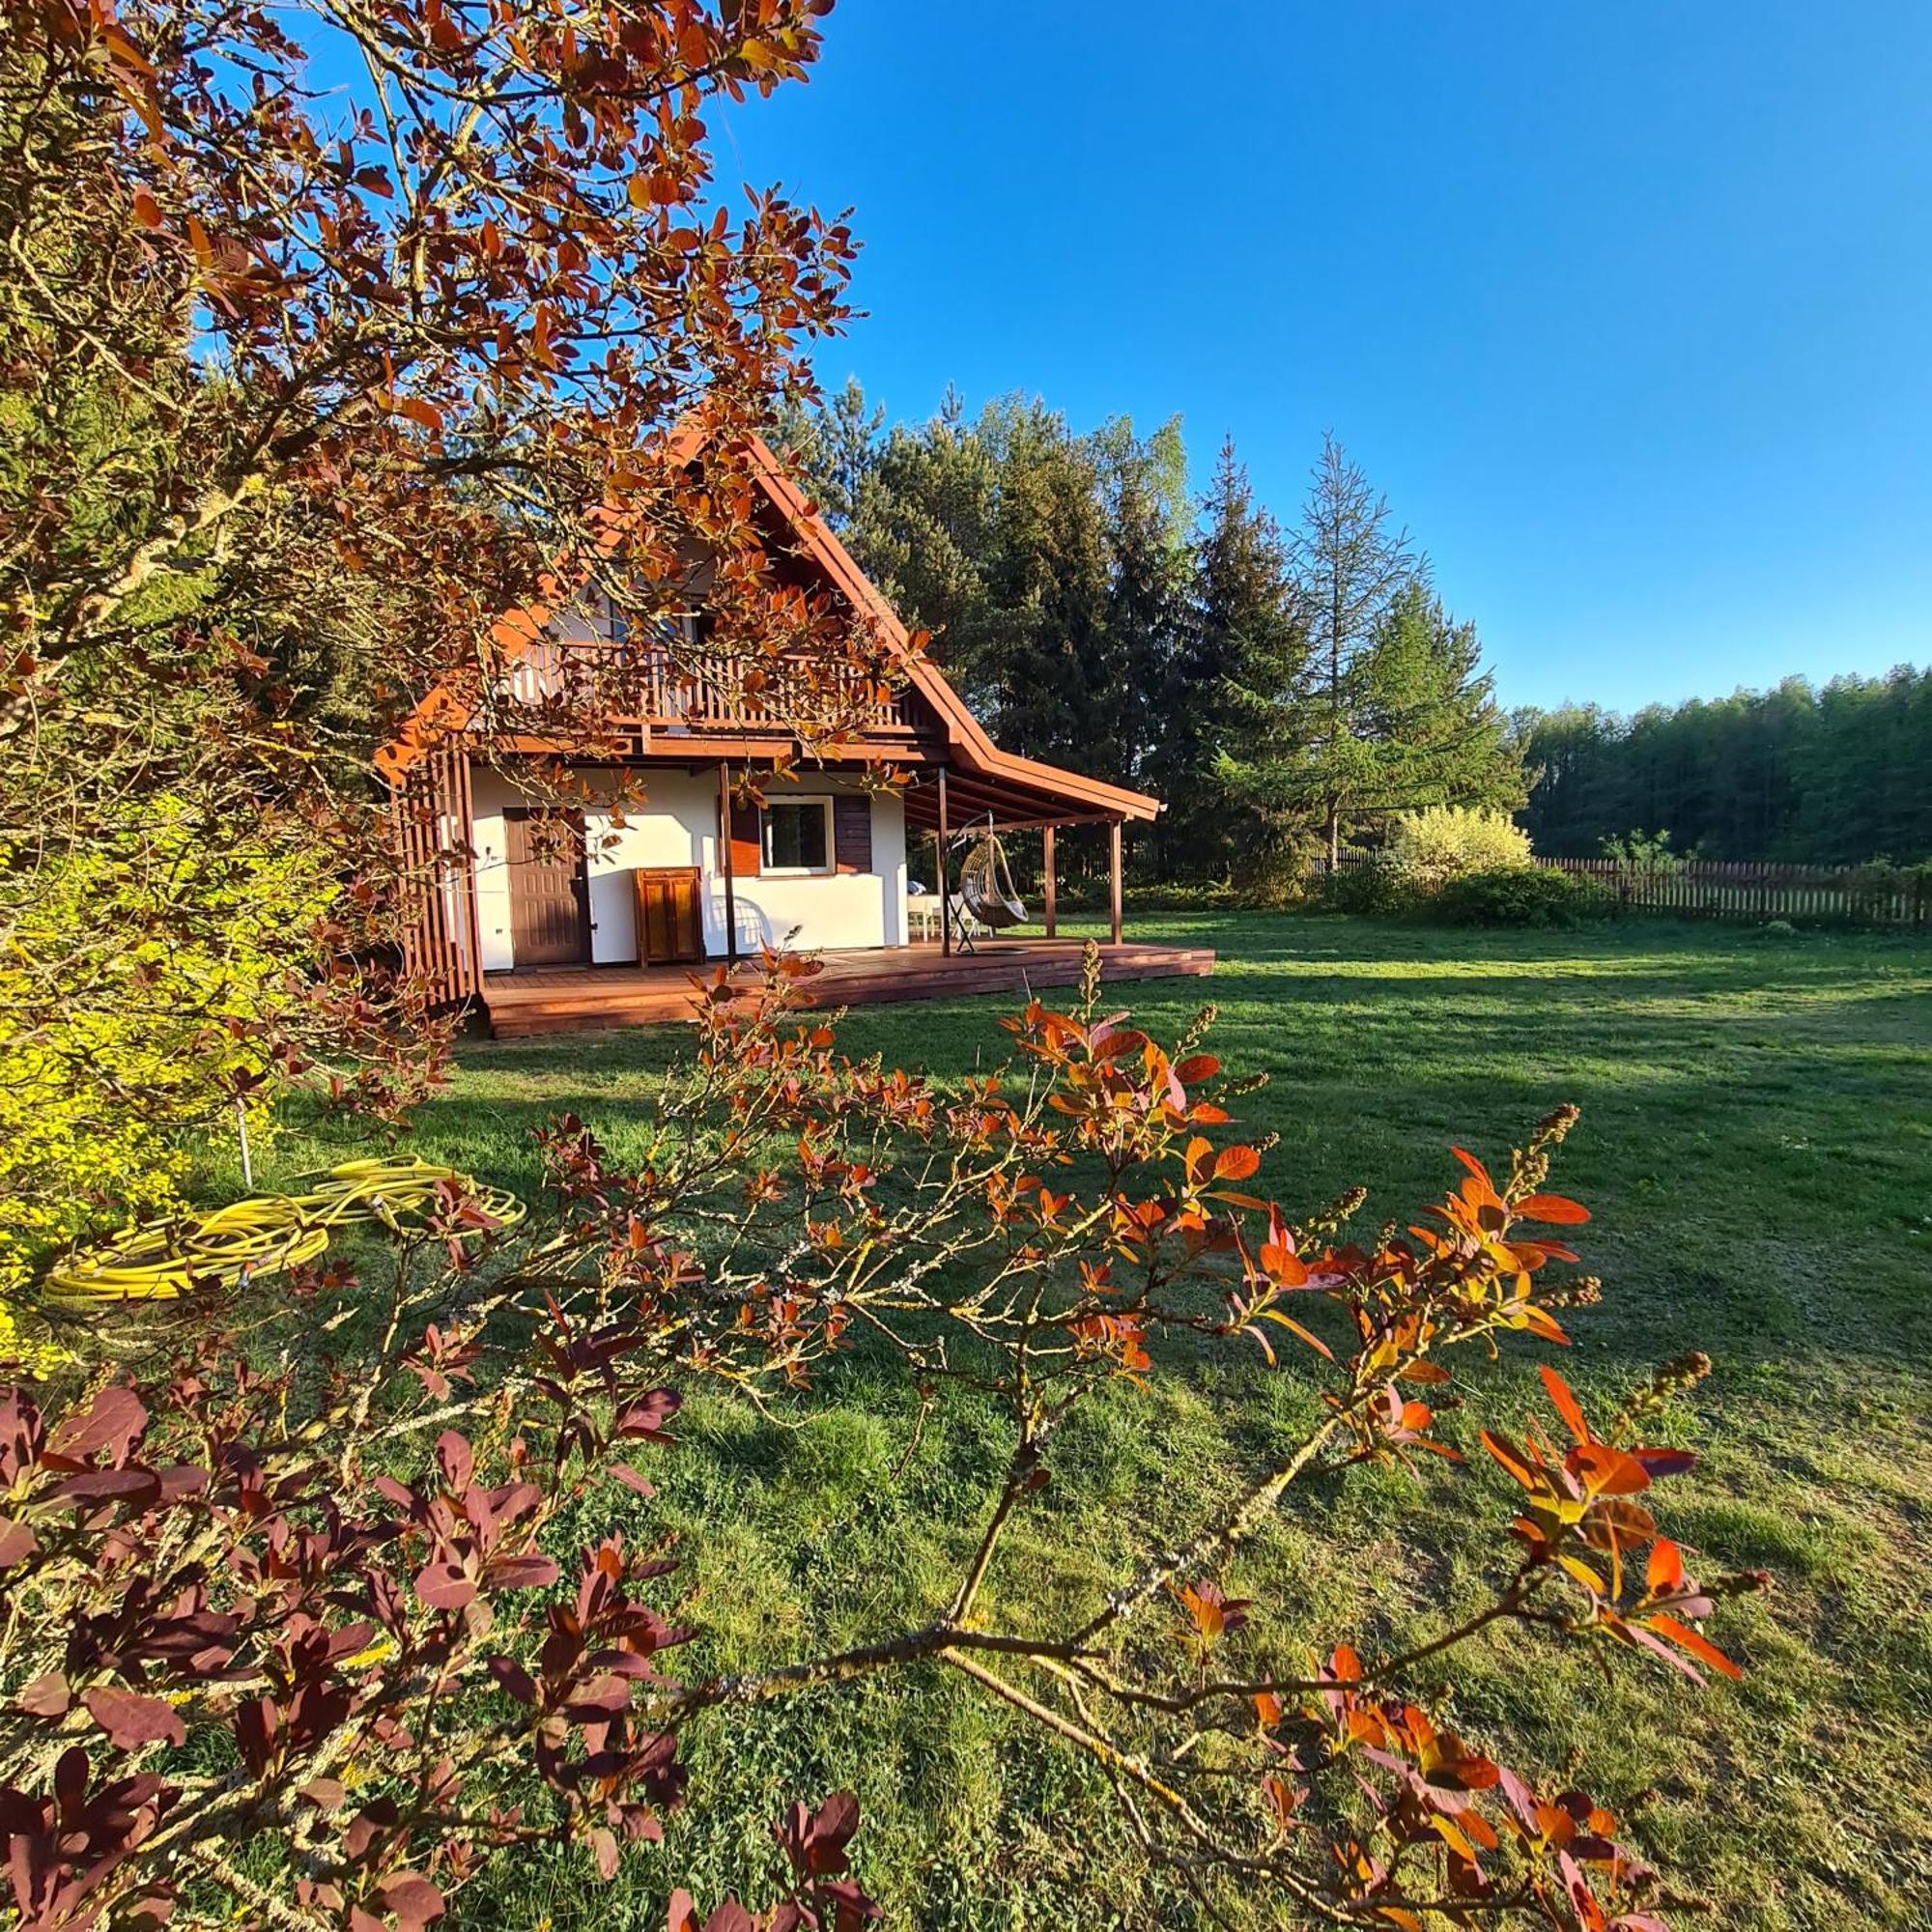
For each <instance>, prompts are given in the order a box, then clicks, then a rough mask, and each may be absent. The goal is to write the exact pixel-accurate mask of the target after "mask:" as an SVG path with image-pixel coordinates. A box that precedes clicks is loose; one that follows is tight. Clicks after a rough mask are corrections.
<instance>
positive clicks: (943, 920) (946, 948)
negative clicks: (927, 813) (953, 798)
mask: <svg viewBox="0 0 1932 1932" xmlns="http://www.w3.org/2000/svg"><path fill="white" fill-rule="evenodd" d="M946 831H947V826H946V767H945V766H944V765H941V766H940V768H939V831H938V833H937V834H936V835H935V838H936V841H937V850H938V855H939V863H938V865H937V867H935V869H936V870H937V871H938V873H939V954H940V957H941V958H942V959H950V958H951V957H952V913H951V912H950V911H949V910H948V909H947V904H946Z"/></svg>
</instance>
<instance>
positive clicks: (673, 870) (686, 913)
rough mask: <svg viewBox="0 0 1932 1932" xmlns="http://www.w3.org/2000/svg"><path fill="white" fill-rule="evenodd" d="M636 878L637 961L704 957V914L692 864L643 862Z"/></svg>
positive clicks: (698, 876)
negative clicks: (670, 864) (652, 863)
mask: <svg viewBox="0 0 1932 1932" xmlns="http://www.w3.org/2000/svg"><path fill="white" fill-rule="evenodd" d="M633 876H634V877H635V878H636V880H637V882H638V963H639V965H640V966H644V965H651V966H655V965H658V964H660V963H663V962H666V961H669V960H673V959H702V958H703V957H704V917H703V912H702V909H701V901H700V899H699V893H700V891H701V878H702V875H701V874H700V873H699V871H698V869H697V867H696V866H644V867H639V868H638V870H637V872H636V873H635V874H634V875H633Z"/></svg>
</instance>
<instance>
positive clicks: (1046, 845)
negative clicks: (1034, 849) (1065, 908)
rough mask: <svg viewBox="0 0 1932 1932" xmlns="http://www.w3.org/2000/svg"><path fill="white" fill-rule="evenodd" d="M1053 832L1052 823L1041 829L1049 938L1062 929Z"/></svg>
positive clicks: (1041, 863)
mask: <svg viewBox="0 0 1932 1932" xmlns="http://www.w3.org/2000/svg"><path fill="white" fill-rule="evenodd" d="M1053 832H1054V828H1053V827H1052V826H1051V825H1043V826H1041V827H1040V830H1039V856H1040V865H1041V867H1043V869H1044V870H1045V872H1046V884H1045V886H1044V887H1043V888H1042V891H1043V893H1044V895H1045V897H1046V936H1047V937H1048V938H1049V939H1051V938H1053V937H1054V936H1055V935H1056V934H1057V933H1058V932H1059V930H1060V903H1059V901H1060V892H1059V887H1060V880H1059V878H1058V877H1057V876H1056V871H1057V868H1056V867H1055V866H1054V863H1053Z"/></svg>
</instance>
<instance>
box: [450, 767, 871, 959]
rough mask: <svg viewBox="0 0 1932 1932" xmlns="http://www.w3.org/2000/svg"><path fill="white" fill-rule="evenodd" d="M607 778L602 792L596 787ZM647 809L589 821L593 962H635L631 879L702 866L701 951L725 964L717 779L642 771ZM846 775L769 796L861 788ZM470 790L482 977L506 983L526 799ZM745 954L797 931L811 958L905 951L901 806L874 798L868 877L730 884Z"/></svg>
mask: <svg viewBox="0 0 1932 1932" xmlns="http://www.w3.org/2000/svg"><path fill="white" fill-rule="evenodd" d="M586 776H587V779H588V781H589V783H590V786H591V789H592V792H593V794H594V793H596V792H597V791H598V790H599V789H603V790H604V791H605V792H606V793H607V794H608V793H611V792H614V791H615V790H616V789H617V778H616V774H615V773H614V772H611V773H605V774H601V775H600V774H598V773H595V772H592V773H589V774H587V775H586ZM600 776H601V777H602V778H603V779H604V781H605V782H604V785H603V786H602V787H600V786H599V784H598V780H599V778H600ZM636 776H637V778H638V779H639V781H640V783H641V785H642V788H643V791H644V795H645V802H644V804H643V805H641V806H639V808H637V809H636V810H627V811H625V812H624V814H623V823H621V824H619V823H618V822H617V818H616V813H615V812H614V811H613V810H611V809H610V808H608V807H605V808H600V807H598V806H597V805H595V804H592V805H591V806H589V807H587V808H586V809H585V811H584V814H583V831H584V842H585V844H586V845H587V846H588V848H589V853H590V858H589V882H590V956H591V960H592V962H593V963H594V964H597V965H607V964H614V963H618V962H629V961H631V960H633V959H635V958H636V957H637V955H638V944H637V928H636V908H637V900H636V893H635V888H634V887H633V886H632V883H631V876H630V875H631V873H632V871H633V870H634V869H636V868H637V867H648V866H696V867H699V868H700V869H701V870H702V872H703V875H704V888H705V894H704V950H705V951H706V952H708V953H710V954H712V955H713V956H714V957H718V958H722V957H723V956H724V954H725V879H724V874H723V871H722V869H721V866H722V862H721V860H720V857H719V853H718V779H717V774H716V773H715V772H711V771H705V772H684V771H678V770H674V769H656V768H646V769H644V770H642V771H640V772H639V773H638V774H637V775H636ZM861 788H862V787H861V786H860V783H859V781H858V780H857V779H855V778H850V777H846V776H844V775H842V774H833V773H807V774H804V775H803V776H802V777H801V778H800V779H799V780H798V781H797V782H796V783H792V784H783V785H774V786H773V787H772V789H771V792H770V796H771V797H772V798H774V799H782V798H784V797H786V796H787V795H791V796H794V797H800V798H811V797H825V796H827V795H828V794H832V793H838V792H851V791H857V790H860V789H861ZM471 789H472V793H473V796H474V802H475V816H474V821H473V826H472V831H471V835H470V836H471V842H472V843H473V845H474V846H475V849H476V918H477V924H478V926H479V927H480V929H481V937H482V955H483V970H484V971H485V972H486V973H499V972H503V971H505V970H507V969H508V968H509V967H512V966H514V965H515V964H516V958H515V953H514V948H513V946H512V944H511V931H512V927H511V923H510V877H509V867H508V864H507V859H506V854H507V852H508V849H509V848H508V845H507V844H506V842H505V832H504V823H503V810H504V808H505V807H506V806H511V805H515V804H517V803H519V801H520V800H521V798H522V797H523V794H522V792H521V791H520V790H519V789H518V787H517V786H516V785H515V784H513V783H512V782H510V781H507V780H505V779H504V778H503V777H502V776H501V775H500V774H498V773H497V772H494V771H490V770H488V769H486V768H484V767H481V766H478V767H476V768H475V770H474V772H473V775H472V781H471ZM733 897H734V900H735V904H736V910H737V918H738V950H739V951H740V952H750V951H753V950H754V949H755V948H757V947H759V946H761V945H773V944H776V943H778V942H779V941H781V940H782V939H784V938H785V936H786V935H787V934H788V933H790V932H791V931H792V929H793V928H794V927H796V928H797V936H796V938H795V939H794V940H793V942H792V943H793V944H794V945H795V946H797V947H798V948H799V949H800V950H802V951H806V952H817V951H819V950H821V949H826V950H837V949H838V948H841V947H854V946H903V945H904V944H905V940H906V914H905V902H906V836H905V807H904V804H903V803H902V801H900V800H899V799H897V798H895V797H891V796H888V795H884V794H881V795H878V796H875V797H874V798H873V800H872V869H871V870H870V871H869V872H847V873H843V874H839V873H834V874H831V875H829V876H826V877H822V878H770V879H768V878H749V879H739V880H737V881H736V882H735V886H734V892H733Z"/></svg>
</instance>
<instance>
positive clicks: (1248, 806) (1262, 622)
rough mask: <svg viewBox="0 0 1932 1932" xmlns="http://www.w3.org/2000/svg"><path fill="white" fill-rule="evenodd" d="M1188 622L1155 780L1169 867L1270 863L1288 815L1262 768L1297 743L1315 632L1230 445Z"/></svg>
mask: <svg viewBox="0 0 1932 1932" xmlns="http://www.w3.org/2000/svg"><path fill="white" fill-rule="evenodd" d="M1192 563H1193V570H1192V576H1193V586H1192V596H1191V599H1190V605H1191V608H1190V610H1189V611H1188V613H1187V621H1186V624H1185V626H1184V628H1183V629H1182V631H1181V634H1180V636H1179V639H1178V641H1177V644H1176V646H1175V648H1174V650H1173V651H1172V653H1171V657H1170V665H1169V674H1168V677H1167V680H1166V683H1165V687H1164V689H1163V691H1162V694H1161V706H1160V709H1161V715H1162V722H1163V728H1162V731H1161V734H1160V737H1159V740H1158V744H1157V748H1156V751H1155V755H1154V757H1153V759H1152V761H1151V774H1150V775H1151V779H1152V780H1153V781H1154V782H1153V789H1154V790H1156V791H1157V792H1159V793H1160V795H1161V796H1162V797H1163V798H1164V799H1165V800H1166V807H1167V809H1166V810H1165V811H1163V812H1162V814H1161V817H1160V820H1159V828H1160V837H1159V849H1160V853H1161V862H1162V870H1163V872H1164V873H1166V874H1167V875H1169V876H1173V875H1174V874H1175V873H1177V872H1180V871H1188V872H1193V873H1196V874H1202V873H1213V874H1219V875H1221V876H1227V875H1228V874H1229V873H1231V872H1234V871H1237V870H1238V871H1243V872H1250V871H1254V870H1257V869H1260V867H1262V866H1263V865H1264V862H1265V860H1266V859H1267V857H1268V856H1269V854H1270V853H1271V852H1272V851H1273V850H1275V849H1276V848H1277V847H1278V845H1279V843H1280V832H1281V827H1282V824H1283V818H1282V814H1281V813H1280V811H1279V810H1277V809H1276V808H1275V806H1274V805H1273V803H1272V802H1271V801H1270V799H1269V798H1268V797H1267V795H1266V793H1265V790H1264V788H1263V787H1258V786H1255V785H1254V784H1252V783H1251V782H1250V781H1251V779H1252V777H1253V776H1254V775H1255V773H1256V770H1257V767H1258V765H1259V764H1260V763H1261V762H1262V761H1264V760H1267V759H1271V758H1272V757H1273V756H1274V755H1275V750H1276V748H1278V747H1280V746H1281V745H1282V744H1283V743H1285V742H1288V741H1290V740H1292V739H1293V738H1294V736H1295V734H1296V733H1297V731H1298V729H1299V728H1300V727H1299V724H1298V718H1299V710H1298V705H1297V702H1296V697H1295V693H1296V690H1297V687H1298V686H1299V685H1300V683H1301V682H1302V679H1303V677H1304V674H1305V668H1306V661H1307V650H1308V632H1307V626H1306V624H1305V623H1304V622H1303V619H1302V612H1301V609H1300V599H1299V597H1298V594H1297V592H1296V588H1295V584H1294V579H1293V572H1292V571H1291V569H1290V566H1289V558H1288V554H1287V552H1286V550H1285V548H1284V545H1283V542H1282V537H1281V532H1280V530H1279V528H1278V527H1277V526H1276V524H1275V522H1274V520H1273V518H1271V517H1270V516H1269V515H1268V513H1267V512H1266V511H1265V510H1264V509H1263V508H1262V507H1261V505H1260V504H1258V503H1257V502H1256V501H1255V497H1254V491H1253V488H1252V486H1251V485H1250V483H1249V481H1248V473H1247V470H1246V469H1244V468H1243V467H1242V465H1241V464H1240V462H1239V461H1238V460H1237V458H1236V454H1235V446H1234V443H1233V441H1232V440H1229V441H1226V442H1224V443H1223V444H1222V446H1221V455H1220V460H1219V462H1218V463H1217V465H1216V467H1215V471H1214V480H1213V483H1212V484H1211V485H1210V487H1209V489H1208V496H1207V498H1206V500H1205V501H1204V503H1203V505H1202V515H1201V529H1200V533H1199V536H1198V538H1197V540H1196V543H1195V546H1194V554H1193V559H1192Z"/></svg>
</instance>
